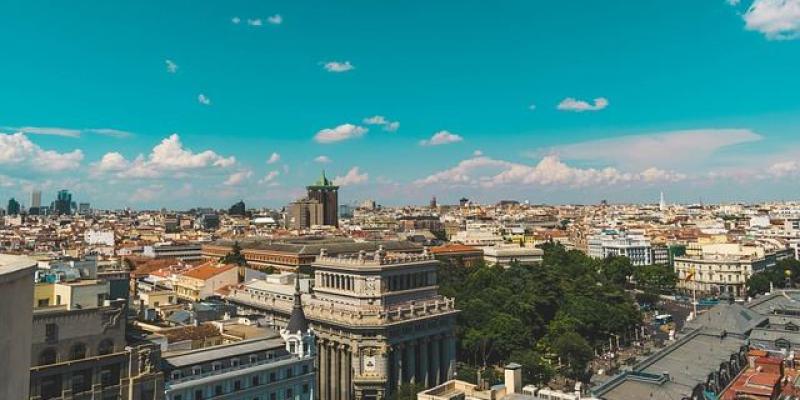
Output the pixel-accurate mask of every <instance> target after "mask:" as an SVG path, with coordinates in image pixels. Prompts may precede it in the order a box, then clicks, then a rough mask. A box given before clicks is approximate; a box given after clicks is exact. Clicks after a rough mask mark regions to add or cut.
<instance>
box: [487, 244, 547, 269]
mask: <svg viewBox="0 0 800 400" xmlns="http://www.w3.org/2000/svg"><path fill="white" fill-rule="evenodd" d="M543 256H544V251H542V249H538V248H536V247H520V246H519V245H516V244H513V245H505V244H504V245H498V246H491V247H486V248H484V249H483V260H484V261H485V262H486V264H488V265H495V264H497V265H502V266H504V267H507V266H509V265H511V263H513V262H517V263H520V264H522V265H534V264H539V263H541V262H542V257H543Z"/></svg>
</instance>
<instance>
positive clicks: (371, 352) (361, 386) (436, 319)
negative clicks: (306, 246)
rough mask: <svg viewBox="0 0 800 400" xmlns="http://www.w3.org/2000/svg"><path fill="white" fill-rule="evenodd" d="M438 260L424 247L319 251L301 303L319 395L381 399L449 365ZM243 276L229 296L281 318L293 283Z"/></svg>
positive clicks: (426, 381) (451, 307)
mask: <svg viewBox="0 0 800 400" xmlns="http://www.w3.org/2000/svg"><path fill="white" fill-rule="evenodd" d="M437 267H438V261H436V259H434V258H433V256H432V255H431V254H429V253H427V252H425V253H424V254H421V255H420V254H413V255H412V254H394V255H388V254H387V253H386V251H385V250H384V249H383V247H381V248H379V249H378V250H377V251H376V252H374V253H367V252H366V251H361V252H360V253H358V254H357V255H351V256H345V257H332V256H329V255H328V254H327V251H326V250H325V249H322V250H321V251H320V255H319V257H318V258H317V261H316V262H315V263H314V265H313V266H312V268H313V270H314V271H313V272H314V275H313V288H309V287H308V286H310V285H308V284H304V285H301V287H303V286H305V287H306V289H305V290H304V294H303V297H302V303H303V309H304V311H305V315H306V318H307V319H308V321H309V323H310V325H311V328H312V329H313V330H314V333H315V335H316V336H317V351H316V353H317V360H316V363H317V370H318V374H317V375H318V376H317V379H318V385H317V386H318V388H319V399H320V400H351V399H353V400H362V399H369V400H379V399H386V398H387V397H388V396H389V395H390V394H391V393H393V392H394V390H396V388H397V387H398V386H399V385H401V384H404V383H409V382H416V383H420V384H422V385H423V386H425V387H430V386H433V385H437V384H440V383H442V382H444V381H446V380H448V379H450V378H451V377H452V376H453V373H454V369H455V357H456V354H455V345H456V342H455V340H456V339H455V336H454V333H453V329H454V325H455V316H456V314H457V312H458V311H457V310H456V309H455V302H454V300H453V299H450V298H445V297H442V296H440V295H439V294H438V285H437V276H436V273H437ZM272 285H274V284H263V283H261V282H259V281H253V282H248V283H246V284H244V285H241V286H240V287H237V288H236V289H234V290H232V291H231V294H230V295H229V296H228V297H227V299H228V300H229V301H231V302H232V303H235V304H239V305H240V306H242V307H244V308H251V309H255V310H258V311H260V312H264V313H266V314H268V315H269V316H271V317H272V318H274V320H275V322H276V323H277V324H279V325H283V324H286V322H287V321H288V316H289V313H290V311H291V309H292V303H293V302H292V299H293V296H292V295H291V294H290V293H292V289H291V287H292V286H293V285H283V286H285V288H284V289H276V288H274V287H272Z"/></svg>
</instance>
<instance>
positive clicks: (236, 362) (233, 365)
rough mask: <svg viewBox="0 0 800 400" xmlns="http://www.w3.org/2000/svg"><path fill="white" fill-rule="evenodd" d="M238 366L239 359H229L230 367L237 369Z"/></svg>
mask: <svg viewBox="0 0 800 400" xmlns="http://www.w3.org/2000/svg"><path fill="white" fill-rule="evenodd" d="M238 366H239V359H238V358H232V359H231V367H238Z"/></svg>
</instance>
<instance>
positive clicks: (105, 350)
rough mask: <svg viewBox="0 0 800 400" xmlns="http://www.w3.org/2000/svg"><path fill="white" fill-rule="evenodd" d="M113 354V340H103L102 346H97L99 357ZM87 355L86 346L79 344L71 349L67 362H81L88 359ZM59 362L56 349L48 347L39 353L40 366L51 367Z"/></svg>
mask: <svg viewBox="0 0 800 400" xmlns="http://www.w3.org/2000/svg"><path fill="white" fill-rule="evenodd" d="M112 352H114V341H113V340H111V339H103V340H102V341H101V342H100V344H99V345H97V355H101V356H103V355H106V354H111V353H112ZM87 355H88V354H87V348H86V345H85V344H83V343H80V342H79V343H75V344H73V345H72V346H71V347H70V349H69V353H68V354H67V358H66V360H80V359H83V358H86V356H87ZM58 361H59V357H58V351H57V350H56V348H55V347H47V348H45V349H44V350H42V352H41V353H39V363H38V365H50V364H55V363H56V362H58Z"/></svg>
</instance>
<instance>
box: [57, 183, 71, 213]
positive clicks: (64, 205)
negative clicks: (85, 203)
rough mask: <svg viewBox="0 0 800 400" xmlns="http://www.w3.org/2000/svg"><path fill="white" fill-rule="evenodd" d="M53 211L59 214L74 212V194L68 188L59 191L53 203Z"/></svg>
mask: <svg viewBox="0 0 800 400" xmlns="http://www.w3.org/2000/svg"><path fill="white" fill-rule="evenodd" d="M53 212H54V213H55V214H57V215H64V214H72V194H70V193H69V191H68V190H66V189H62V190H59V191H58V194H57V195H56V201H55V202H54V204H53Z"/></svg>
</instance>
